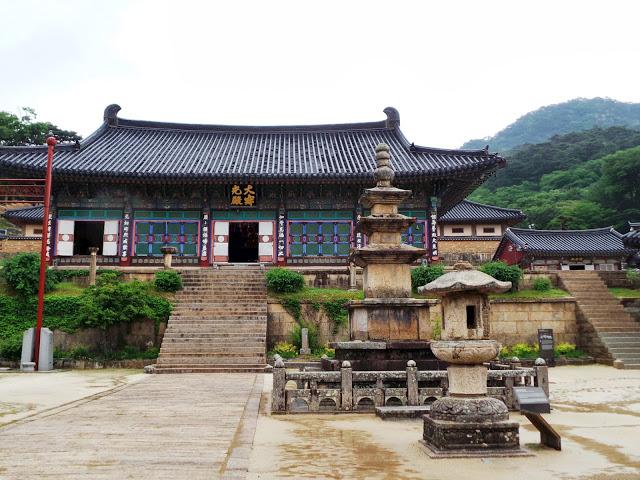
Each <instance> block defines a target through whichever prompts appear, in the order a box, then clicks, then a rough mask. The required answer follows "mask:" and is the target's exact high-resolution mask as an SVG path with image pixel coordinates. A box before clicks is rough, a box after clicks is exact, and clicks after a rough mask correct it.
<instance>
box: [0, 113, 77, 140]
mask: <svg viewBox="0 0 640 480" xmlns="http://www.w3.org/2000/svg"><path fill="white" fill-rule="evenodd" d="M36 117H37V115H36V112H35V111H34V110H33V109H32V108H28V107H23V108H22V109H21V115H20V116H18V115H14V114H12V113H9V112H0V145H42V144H44V143H45V141H46V139H47V137H48V136H49V133H53V135H55V137H56V138H57V139H58V141H60V142H75V141H77V140H80V139H81V138H82V137H81V136H80V135H78V134H77V133H76V132H73V131H71V130H63V129H61V128H59V127H58V126H56V125H54V124H52V123H50V122H37V121H36Z"/></svg>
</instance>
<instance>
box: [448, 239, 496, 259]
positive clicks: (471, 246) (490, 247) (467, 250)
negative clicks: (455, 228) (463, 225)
mask: <svg viewBox="0 0 640 480" xmlns="http://www.w3.org/2000/svg"><path fill="white" fill-rule="evenodd" d="M499 244H500V241H499V240H460V239H456V240H444V239H442V238H440V239H438V248H439V252H438V253H439V255H440V258H441V260H442V261H443V262H444V263H446V264H454V263H456V262H460V261H465V262H471V263H472V264H474V265H479V264H481V263H486V262H490V261H491V259H492V258H493V254H494V253H495V252H496V249H497V248H498V245H499Z"/></svg>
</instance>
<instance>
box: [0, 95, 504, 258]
mask: <svg viewBox="0 0 640 480" xmlns="http://www.w3.org/2000/svg"><path fill="white" fill-rule="evenodd" d="M119 112H120V107H119V106H118V105H109V106H108V107H107V108H106V109H105V111H104V116H103V123H102V125H100V126H99V128H98V129H97V130H96V131H95V132H94V133H92V134H91V135H89V136H88V137H87V138H86V139H84V140H82V141H80V142H78V143H75V144H63V145H59V146H58V147H56V153H55V159H54V167H53V196H52V208H51V212H50V216H49V221H48V229H49V233H50V235H49V238H50V244H49V246H48V258H49V260H50V262H51V263H52V264H55V265H74V264H77V265H81V264H86V263H88V259H89V249H90V248H91V247H97V248H98V249H99V250H98V263H99V264H101V265H120V266H129V265H131V266H135V265H139V266H145V265H146V266H152V265H158V266H160V265H162V252H161V248H162V247H164V246H172V247H175V248H176V250H177V254H176V255H175V256H174V264H176V265H183V266H189V265H192V266H196V265H200V266H208V265H213V264H224V263H269V264H279V265H299V266H302V265H345V264H346V263H347V262H348V256H349V251H350V249H351V248H352V247H361V246H363V245H365V244H366V238H365V237H363V236H362V235H361V234H356V233H355V232H354V225H355V223H356V221H357V219H358V218H359V217H360V216H361V215H366V214H368V213H369V212H366V211H363V210H362V208H361V207H360V205H359V203H358V199H359V198H360V195H361V193H362V191H363V189H364V188H368V187H369V186H370V185H371V184H372V182H373V171H374V169H375V146H376V145H377V144H379V143H386V144H387V145H389V146H390V153H391V164H392V166H393V168H394V170H395V172H396V184H397V186H399V187H400V188H405V189H408V190H412V191H413V195H412V196H411V198H409V199H408V200H407V201H406V202H405V203H404V204H403V207H402V210H401V213H403V214H405V215H408V216H411V217H415V218H416V220H417V221H416V223H415V224H414V225H413V226H412V227H410V228H409V229H408V230H407V231H406V232H404V234H403V237H402V239H403V242H404V243H406V244H410V245H414V246H416V247H420V248H425V249H426V250H427V254H426V255H425V257H424V258H423V259H422V260H423V261H426V262H431V261H436V260H438V259H439V250H438V233H437V232H438V231H439V230H438V225H437V223H438V218H440V216H442V215H444V214H446V213H447V212H448V211H449V210H451V209H452V208H453V207H454V206H456V205H457V204H459V203H460V202H461V201H462V200H463V199H464V198H465V197H466V196H467V195H468V194H469V193H470V192H471V191H472V190H473V189H474V188H475V187H476V186H478V185H479V184H481V183H482V182H483V181H484V180H485V179H486V178H487V177H488V176H490V175H491V174H493V173H494V172H495V171H496V170H497V169H498V168H501V167H502V166H504V164H505V161H504V159H503V158H501V157H500V156H499V155H497V154H492V153H489V151H488V149H486V148H485V149H482V150H447V149H440V148H431V147H423V146H419V145H416V144H414V143H412V142H410V141H409V140H407V139H406V137H405V136H404V135H403V133H402V131H401V130H400V115H399V113H398V111H397V110H396V109H394V108H391V107H388V108H386V109H385V110H384V113H385V114H386V118H385V119H384V120H380V121H374V122H363V123H349V124H330V125H294V126H234V125H200V124H180V123H166V122H156V121H146V120H128V119H125V118H121V117H120V116H119ZM46 153H47V152H46V146H42V147H40V146H36V147H0V168H2V169H3V171H4V172H7V173H8V175H9V176H14V177H16V178H43V177H44V173H45V172H44V170H45V165H46Z"/></svg>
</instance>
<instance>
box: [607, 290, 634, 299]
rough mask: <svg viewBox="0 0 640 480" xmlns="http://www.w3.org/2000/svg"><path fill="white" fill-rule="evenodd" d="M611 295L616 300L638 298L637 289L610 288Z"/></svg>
mask: <svg viewBox="0 0 640 480" xmlns="http://www.w3.org/2000/svg"><path fill="white" fill-rule="evenodd" d="M609 291H610V292H611V294H612V295H613V296H615V297H618V298H640V289H638V288H610V289H609Z"/></svg>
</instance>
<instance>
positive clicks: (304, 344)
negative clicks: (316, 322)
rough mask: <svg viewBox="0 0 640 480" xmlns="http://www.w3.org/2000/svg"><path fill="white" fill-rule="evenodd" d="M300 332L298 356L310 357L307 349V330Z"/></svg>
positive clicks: (309, 351)
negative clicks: (300, 339) (300, 343)
mask: <svg viewBox="0 0 640 480" xmlns="http://www.w3.org/2000/svg"><path fill="white" fill-rule="evenodd" d="M300 332H301V333H300V334H301V336H302V348H300V355H311V349H310V348H309V329H308V328H303V329H302V330H301V331H300Z"/></svg>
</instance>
